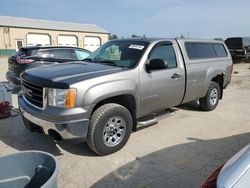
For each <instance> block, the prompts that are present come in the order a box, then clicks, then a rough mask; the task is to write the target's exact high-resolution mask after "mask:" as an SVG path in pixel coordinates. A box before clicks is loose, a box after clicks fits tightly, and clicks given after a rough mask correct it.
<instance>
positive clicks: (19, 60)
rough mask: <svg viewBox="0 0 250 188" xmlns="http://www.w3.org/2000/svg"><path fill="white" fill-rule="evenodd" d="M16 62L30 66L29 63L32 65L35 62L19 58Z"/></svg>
mask: <svg viewBox="0 0 250 188" xmlns="http://www.w3.org/2000/svg"><path fill="white" fill-rule="evenodd" d="M16 61H17V62H18V63H20V64H29V63H32V62H33V61H34V60H32V59H20V58H17V59H16Z"/></svg>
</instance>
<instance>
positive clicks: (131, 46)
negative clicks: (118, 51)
mask: <svg viewBox="0 0 250 188" xmlns="http://www.w3.org/2000/svg"><path fill="white" fill-rule="evenodd" d="M128 48H132V49H137V50H142V49H143V48H144V46H142V45H136V44H131V45H130V46H129V47H128Z"/></svg>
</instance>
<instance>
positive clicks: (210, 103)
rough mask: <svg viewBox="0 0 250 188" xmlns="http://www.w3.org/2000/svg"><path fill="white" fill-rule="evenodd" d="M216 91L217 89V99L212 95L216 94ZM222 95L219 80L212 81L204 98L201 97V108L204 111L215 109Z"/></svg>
mask: <svg viewBox="0 0 250 188" xmlns="http://www.w3.org/2000/svg"><path fill="white" fill-rule="evenodd" d="M215 91H217V97H216V99H215V98H214V97H212V96H211V95H213V94H214V92H215ZM220 96H221V89H220V86H219V84H218V83H217V82H211V84H210V86H209V88H208V90H207V94H206V96H205V97H203V98H200V107H201V109H202V110H204V111H211V110H213V109H215V108H216V106H217V105H218V103H219V100H220ZM212 98H214V99H212Z"/></svg>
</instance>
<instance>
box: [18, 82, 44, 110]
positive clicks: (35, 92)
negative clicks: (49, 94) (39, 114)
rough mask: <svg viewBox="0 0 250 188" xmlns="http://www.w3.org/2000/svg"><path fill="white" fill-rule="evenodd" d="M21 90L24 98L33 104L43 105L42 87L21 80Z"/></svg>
mask: <svg viewBox="0 0 250 188" xmlns="http://www.w3.org/2000/svg"><path fill="white" fill-rule="evenodd" d="M22 91H23V93H24V96H25V98H26V99H27V100H28V101H29V102H30V103H31V104H33V105H35V106H38V107H40V108H42V107H43V88H42V87H41V86H38V85H35V84H31V83H29V82H26V81H24V80H22Z"/></svg>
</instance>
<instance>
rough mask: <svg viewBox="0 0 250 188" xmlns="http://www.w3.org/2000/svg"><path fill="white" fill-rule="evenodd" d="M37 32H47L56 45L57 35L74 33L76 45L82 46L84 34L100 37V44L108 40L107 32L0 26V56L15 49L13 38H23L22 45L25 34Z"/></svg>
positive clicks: (6, 54)
mask: <svg viewBox="0 0 250 188" xmlns="http://www.w3.org/2000/svg"><path fill="white" fill-rule="evenodd" d="M29 33H38V34H48V35H49V36H50V37H51V44H52V45H57V38H58V36H59V35H75V36H77V38H78V47H80V48H84V37H85V36H96V37H99V38H100V39H101V44H103V43H105V42H107V41H108V34H105V33H87V32H86V33H85V32H73V31H56V30H41V29H28V28H10V27H0V56H9V55H11V54H13V53H15V51H16V44H15V40H23V41H24V46H26V44H27V38H26V36H27V34H29Z"/></svg>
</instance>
